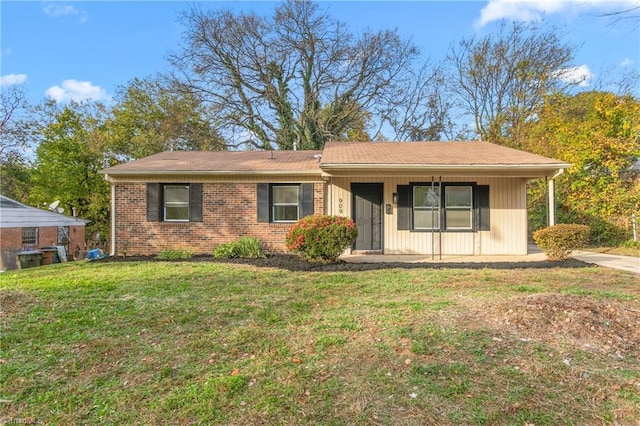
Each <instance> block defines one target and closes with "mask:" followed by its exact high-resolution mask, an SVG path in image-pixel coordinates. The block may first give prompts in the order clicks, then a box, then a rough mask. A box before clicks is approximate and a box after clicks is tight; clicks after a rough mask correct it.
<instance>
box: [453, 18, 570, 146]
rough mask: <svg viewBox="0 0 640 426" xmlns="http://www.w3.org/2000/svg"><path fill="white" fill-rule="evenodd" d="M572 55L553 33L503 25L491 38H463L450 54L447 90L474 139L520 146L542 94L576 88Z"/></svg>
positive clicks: (567, 46) (529, 25)
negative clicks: (464, 115) (570, 75)
mask: <svg viewBox="0 0 640 426" xmlns="http://www.w3.org/2000/svg"><path fill="white" fill-rule="evenodd" d="M573 53H574V47H572V46H569V45H566V44H563V43H562V42H561V41H560V38H559V34H558V32H557V31H555V30H553V29H552V30H549V31H544V30H541V29H540V28H539V27H538V26H537V25H536V24H530V23H529V24H523V23H513V24H512V26H508V25H507V24H506V23H505V22H504V21H503V22H502V24H501V26H500V27H499V30H498V31H497V32H496V33H495V34H490V35H487V36H485V37H483V38H482V39H480V40H476V38H474V37H471V38H469V39H463V40H462V41H460V43H459V44H458V45H457V46H455V47H454V48H452V49H451V51H450V53H449V55H448V58H447V59H448V61H449V62H450V63H451V64H452V66H453V69H454V71H453V76H454V77H453V81H452V85H451V88H452V90H453V91H454V92H455V93H457V95H458V96H459V97H460V99H461V100H462V108H464V109H465V110H466V112H467V113H468V114H469V115H471V116H472V117H473V119H474V122H475V128H476V132H477V134H478V136H480V137H481V138H482V139H485V140H491V141H495V142H499V143H503V144H507V145H512V146H514V147H519V146H520V144H521V141H522V135H521V134H520V132H521V131H522V128H523V124H525V123H526V122H527V121H528V120H530V119H531V118H533V117H534V116H535V112H536V109H537V108H538V107H539V106H540V105H542V101H543V97H544V95H546V94H548V93H549V92H551V91H554V90H561V89H564V88H566V87H567V86H568V85H572V84H578V83H579V81H577V80H575V79H572V80H571V81H569V80H568V79H567V77H568V70H570V69H571V68H570V66H569V65H570V63H571V61H572V60H573Z"/></svg>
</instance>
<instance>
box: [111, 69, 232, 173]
mask: <svg viewBox="0 0 640 426" xmlns="http://www.w3.org/2000/svg"><path fill="white" fill-rule="evenodd" d="M116 100H117V103H116V105H115V106H114V107H113V109H112V111H111V117H110V118H109V120H108V122H107V125H106V128H107V130H108V138H109V140H108V142H107V144H108V147H105V149H106V150H107V151H110V153H111V155H112V156H114V157H115V159H116V160H117V161H126V160H132V159H137V158H142V157H146V156H148V155H152V154H157V153H159V152H163V151H173V150H176V151H177V150H203V151H207V150H209V151H213V150H221V149H226V145H225V142H224V141H223V140H222V139H221V138H220V137H219V135H218V134H217V133H216V131H215V130H214V128H213V127H212V126H211V125H210V123H209V122H208V121H207V120H206V119H205V118H204V116H205V113H204V110H203V106H202V103H201V102H200V100H199V99H198V98H197V97H196V96H195V95H194V94H193V93H192V92H189V91H187V90H182V91H181V90H180V89H179V88H178V87H177V86H175V85H171V84H170V83H167V82H165V81H163V80H162V79H161V78H159V77H158V78H146V79H137V78H136V79H134V80H133V81H131V82H130V83H129V84H128V85H127V86H125V87H121V88H120V89H119V92H118V95H117V96H116Z"/></svg>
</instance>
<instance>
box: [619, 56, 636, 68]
mask: <svg viewBox="0 0 640 426" xmlns="http://www.w3.org/2000/svg"><path fill="white" fill-rule="evenodd" d="M634 63H635V61H634V60H633V59H631V58H624V59H623V60H622V62H620V66H621V67H622V68H626V67H629V66H631V65H633V64H634Z"/></svg>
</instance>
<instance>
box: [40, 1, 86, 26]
mask: <svg viewBox="0 0 640 426" xmlns="http://www.w3.org/2000/svg"><path fill="white" fill-rule="evenodd" d="M43 11H44V13H46V14H47V15H49V16H51V17H54V18H58V17H60V16H79V17H80V22H81V23H85V22H87V20H88V19H89V18H88V15H87V12H84V11H81V10H78V9H77V8H76V7H75V6H72V5H70V4H60V3H49V4H47V5H46V6H45V8H44V9H43Z"/></svg>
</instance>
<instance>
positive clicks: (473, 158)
mask: <svg viewBox="0 0 640 426" xmlns="http://www.w3.org/2000/svg"><path fill="white" fill-rule="evenodd" d="M353 165H371V166H381V165H383V166H392V165H397V166H406V165H438V166H440V165H458V166H476V165H477V166H483V165H484V166H496V165H504V166H515V165H531V166H547V165H550V166H556V165H557V166H562V165H565V166H566V164H565V163H563V162H562V161H558V160H554V159H552V158H547V157H543V156H541V155H536V154H531V153H529V152H525V151H519V150H517V149H512V148H507V147H505V146H501V145H496V144H492V143H489V142H478V141H473V142H372V143H363V142H329V143H327V144H326V145H325V148H324V152H323V153H322V162H321V163H320V166H321V167H322V168H325V167H331V166H343V167H348V166H353Z"/></svg>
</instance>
